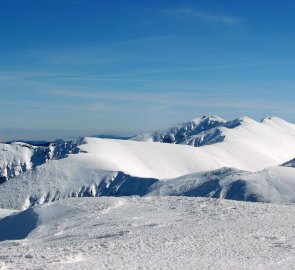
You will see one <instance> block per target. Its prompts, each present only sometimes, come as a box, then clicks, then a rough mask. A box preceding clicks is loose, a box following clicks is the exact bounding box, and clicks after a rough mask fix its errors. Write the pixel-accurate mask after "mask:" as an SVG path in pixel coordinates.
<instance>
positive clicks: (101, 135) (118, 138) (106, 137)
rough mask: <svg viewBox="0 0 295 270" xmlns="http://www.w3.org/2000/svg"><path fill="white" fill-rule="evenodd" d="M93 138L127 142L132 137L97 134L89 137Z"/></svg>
mask: <svg viewBox="0 0 295 270" xmlns="http://www.w3.org/2000/svg"><path fill="white" fill-rule="evenodd" d="M91 137H94V138H100V139H114V140H129V139H130V138H132V136H117V135H111V134H99V135H94V136H91Z"/></svg>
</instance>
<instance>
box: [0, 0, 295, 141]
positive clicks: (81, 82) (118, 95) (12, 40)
mask: <svg viewBox="0 0 295 270" xmlns="http://www.w3.org/2000/svg"><path fill="white" fill-rule="evenodd" d="M294 10H295V2H294V1H289V0H285V1H277V0H268V1H266V0H260V1H257V0H255V1H254V0H244V1H242V0H235V1H233V0H231V1H230V0H228V1H227V0H210V1H205V0H203V1H200V0H183V1H182V0H177V1H176V0H157V1H153V0H149V1H147V0H141V1H138V0H137V1H135V0H134V1H132V0H124V1H122V0H108V1H103V0H25V1H24V0H1V1H0V106H1V111H0V112H1V113H0V141H4V140H10V139H50V140H51V139H55V138H60V137H74V136H85V135H93V134H100V133H110V134H115V135H133V134H136V133H140V132H144V131H150V130H154V129H158V128H164V127H168V126H170V125H172V124H174V123H177V122H181V121H184V120H189V119H192V118H195V117H198V116H202V115H218V116H220V117H223V118H225V119H232V118H235V117H239V116H244V115H247V116H249V117H252V118H254V119H256V120H260V119H261V118H263V117H265V116H273V115H274V116H278V117H281V118H284V119H285V120H287V121H290V122H293V123H295V89H294V88H295V87H294V86H295V49H294V48H295V34H294V27H295V16H294Z"/></svg>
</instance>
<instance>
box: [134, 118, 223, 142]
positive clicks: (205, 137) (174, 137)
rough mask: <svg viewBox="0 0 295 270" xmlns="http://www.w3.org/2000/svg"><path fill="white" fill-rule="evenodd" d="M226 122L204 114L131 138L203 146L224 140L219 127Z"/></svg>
mask: <svg viewBox="0 0 295 270" xmlns="http://www.w3.org/2000/svg"><path fill="white" fill-rule="evenodd" d="M226 123H227V122H226V121H225V120H224V119H222V118H219V117H217V116H210V117H206V116H203V117H199V118H195V119H193V120H191V121H186V122H183V123H179V124H176V125H175V126H173V127H170V128H167V129H161V130H158V131H155V132H151V133H145V134H142V135H137V136H134V137H132V138H131V139H130V140H134V141H144V142H162V143H173V144H189V145H193V146H202V145H206V144H213V143H216V142H220V141H222V140H223V136H222V135H221V132H220V131H219V130H218V129H217V127H220V126H223V125H225V124H226Z"/></svg>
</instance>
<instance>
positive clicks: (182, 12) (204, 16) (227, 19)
mask: <svg viewBox="0 0 295 270" xmlns="http://www.w3.org/2000/svg"><path fill="white" fill-rule="evenodd" d="M164 14H166V15H169V16H173V17H177V18H181V19H184V18H185V19H187V18H195V19H199V20H202V21H207V22H213V23H220V24H225V25H232V26H233V25H237V24H239V23H241V21H242V19H241V18H238V17H233V16H229V15H221V14H213V13H207V12H202V11H199V10H196V9H193V8H180V9H169V10H165V11H164Z"/></svg>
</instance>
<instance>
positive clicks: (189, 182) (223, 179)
mask: <svg viewBox="0 0 295 270" xmlns="http://www.w3.org/2000/svg"><path fill="white" fill-rule="evenodd" d="M147 194H148V195H150V196H180V195H181V196H191V197H199V196H201V197H212V198H224V199H230V200H239V201H260V202H273V203H294V202H295V169H294V168H287V167H286V168H284V167H272V168H267V169H264V170H262V171H260V172H255V173H252V172H246V171H239V170H236V169H231V168H223V169H219V170H216V171H210V172H203V173H196V174H190V175H186V176H181V177H179V178H176V179H170V180H166V181H159V182H156V183H154V184H153V185H151V186H150V188H149V189H148V191H147Z"/></svg>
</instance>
